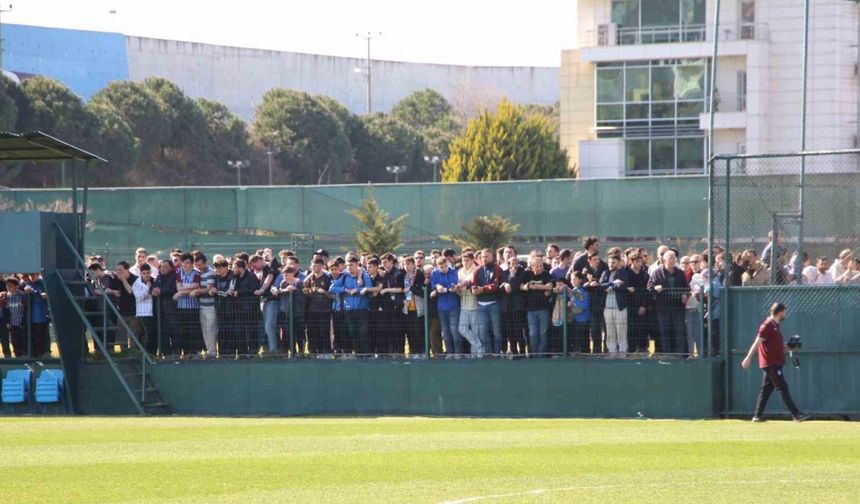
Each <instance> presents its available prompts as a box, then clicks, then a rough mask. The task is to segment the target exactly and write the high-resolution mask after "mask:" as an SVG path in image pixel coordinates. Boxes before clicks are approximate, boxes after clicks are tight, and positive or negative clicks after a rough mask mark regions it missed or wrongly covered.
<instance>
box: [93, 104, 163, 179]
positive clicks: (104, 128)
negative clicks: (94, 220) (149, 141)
mask: <svg viewBox="0 0 860 504" xmlns="http://www.w3.org/2000/svg"><path fill="white" fill-rule="evenodd" d="M87 110H89V111H90V113H91V114H93V116H95V117H96V119H97V121H98V132H97V139H96V142H95V147H93V148H94V149H95V153H96V154H98V155H99V156H101V157H103V158H105V159H107V161H108V167H106V169H105V170H104V171H105V173H104V174H103V176H101V177H97V178H93V183H95V184H97V185H110V184H111V182H120V181H125V180H126V176H127V174H128V173H129V172H130V171H131V170H132V169H133V168H134V167H135V166H136V164H137V161H138V156H139V154H140V141H139V140H138V139H137V137H135V136H134V132H133V131H132V129H131V126H129V125H128V123H127V122H126V121H125V118H123V117H122V116H121V115H120V114H119V112H117V111H116V109H115V108H113V107H112V106H111V105H110V104H107V103H105V102H99V101H95V102H94V101H90V102H89V103H87ZM152 182H153V183H157V182H158V181H152Z"/></svg>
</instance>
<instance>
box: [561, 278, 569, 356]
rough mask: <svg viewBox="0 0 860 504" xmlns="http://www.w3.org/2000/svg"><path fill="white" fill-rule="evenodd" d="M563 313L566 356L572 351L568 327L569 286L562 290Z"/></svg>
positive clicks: (563, 336) (563, 340)
mask: <svg viewBox="0 0 860 504" xmlns="http://www.w3.org/2000/svg"><path fill="white" fill-rule="evenodd" d="M561 315H562V338H563V339H562V342H563V344H562V346H563V347H564V356H565V357H567V356H568V354H569V353H570V347H569V346H568V345H569V339H568V327H567V288H564V290H562V291H561Z"/></svg>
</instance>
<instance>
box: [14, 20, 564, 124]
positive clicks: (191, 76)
mask: <svg viewBox="0 0 860 504" xmlns="http://www.w3.org/2000/svg"><path fill="white" fill-rule="evenodd" d="M3 38H4V39H5V43H4V47H5V52H4V58H3V59H4V64H3V66H4V67H5V68H6V69H7V70H12V71H14V72H18V73H22V74H36V75H45V76H48V77H52V78H55V79H57V80H60V81H62V82H64V83H65V84H67V85H68V86H69V87H71V88H72V90H74V91H75V92H76V93H78V94H79V95H81V96H82V97H84V98H89V97H90V96H91V95H92V94H93V93H94V92H96V91H98V90H99V89H100V88H102V87H104V85H105V84H107V83H108V82H110V81H112V80H121V79H129V78H131V79H133V80H143V79H145V78H147V77H153V76H156V77H165V78H167V79H170V80H172V81H174V82H176V83H177V84H179V85H180V86H181V87H182V88H183V90H184V91H185V92H186V93H188V94H189V95H191V96H193V97H195V98H209V99H213V100H218V101H220V102H222V103H224V104H225V105H227V106H228V107H229V108H230V110H232V111H233V112H234V113H236V114H238V115H239V116H241V117H242V118H244V119H250V118H251V116H252V114H253V110H254V107H255V105H257V104H258V103H259V102H260V100H261V98H262V96H263V93H265V92H266V91H268V90H269V89H271V88H274V87H288V88H293V89H298V90H301V91H306V92H308V93H312V94H323V95H327V96H330V97H332V98H334V99H336V100H338V101H340V102H341V103H343V104H344V105H346V106H347V108H349V109H350V110H351V111H352V112H355V113H363V112H364V111H365V96H366V93H367V88H366V79H365V77H364V75H362V74H360V73H355V68H359V67H363V66H364V64H365V61H364V60H363V59H357V58H343V57H335V56H321V55H315V54H301V53H293V52H285V51H268V50H263V49H248V48H240V47H228V46H220V45H212V44H198V43H194V42H182V41H176V40H163V39H154V38H147V37H133V36H125V35H123V34H120V33H103V32H93V31H83V30H67V29H62V28H43V27H37V26H24V25H14V24H4V25H3ZM371 72H372V76H373V95H372V100H373V109H374V110H375V111H385V110H389V109H390V108H391V107H392V106H393V105H394V104H395V103H396V102H397V101H399V100H400V99H401V98H403V97H404V96H406V95H408V94H410V93H412V92H413V91H418V90H422V89H425V88H432V89H435V90H437V91H439V92H440V93H442V94H443V95H445V97H446V98H448V100H450V101H451V102H452V104H453V105H455V107H457V108H458V109H460V110H464V111H472V110H474V109H476V108H478V107H484V106H492V105H494V104H495V103H496V102H498V101H499V100H501V99H502V98H503V97H507V98H508V99H509V100H511V101H514V102H521V103H540V104H545V105H548V104H552V103H555V102H556V101H558V99H559V86H558V81H559V69H558V68H555V67H480V66H458V65H432V64H424V63H399V62H392V61H374V62H373V64H372V68H371Z"/></svg>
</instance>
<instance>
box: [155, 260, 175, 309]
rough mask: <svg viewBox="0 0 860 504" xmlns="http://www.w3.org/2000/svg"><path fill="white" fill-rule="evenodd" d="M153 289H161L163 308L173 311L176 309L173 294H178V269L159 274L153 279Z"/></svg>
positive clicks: (160, 296) (160, 305)
mask: <svg viewBox="0 0 860 504" xmlns="http://www.w3.org/2000/svg"><path fill="white" fill-rule="evenodd" d="M152 288H153V289H156V288H157V289H160V290H161V294H160V295H159V296H158V298H159V307H161V309H162V310H167V311H173V310H175V309H176V301H174V300H173V295H174V294H176V271H175V270H174V271H172V272H171V273H170V274H169V275H162V274H160V273H159V274H158V276H157V277H155V279H154V280H153V281H152Z"/></svg>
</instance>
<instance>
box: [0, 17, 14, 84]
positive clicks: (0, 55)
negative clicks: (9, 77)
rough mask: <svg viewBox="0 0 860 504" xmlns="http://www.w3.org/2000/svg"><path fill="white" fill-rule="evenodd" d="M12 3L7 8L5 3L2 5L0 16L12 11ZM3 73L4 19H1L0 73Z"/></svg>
mask: <svg viewBox="0 0 860 504" xmlns="http://www.w3.org/2000/svg"><path fill="white" fill-rule="evenodd" d="M11 11H12V4H6V5H5V8H4V6H3V5H0V16H2V15H3V13H4V12H11ZM2 74H3V21H2V20H0V75H2Z"/></svg>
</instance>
